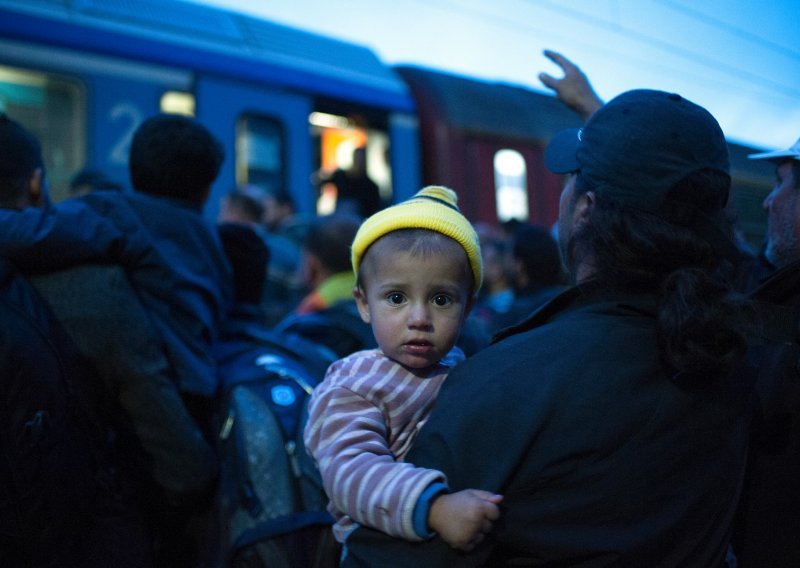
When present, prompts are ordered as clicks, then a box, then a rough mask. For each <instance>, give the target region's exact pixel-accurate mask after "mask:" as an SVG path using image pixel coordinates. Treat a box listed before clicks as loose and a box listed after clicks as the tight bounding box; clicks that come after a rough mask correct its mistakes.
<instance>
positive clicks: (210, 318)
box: [0, 116, 231, 566]
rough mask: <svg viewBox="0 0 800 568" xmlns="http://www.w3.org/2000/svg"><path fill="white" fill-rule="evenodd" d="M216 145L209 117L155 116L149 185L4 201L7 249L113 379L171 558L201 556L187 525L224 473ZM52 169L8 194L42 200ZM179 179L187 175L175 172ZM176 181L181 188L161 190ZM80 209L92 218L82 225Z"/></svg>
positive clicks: (130, 469)
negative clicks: (218, 438) (219, 440)
mask: <svg viewBox="0 0 800 568" xmlns="http://www.w3.org/2000/svg"><path fill="white" fill-rule="evenodd" d="M219 152H220V151H219V148H218V146H217V145H216V143H215V141H214V139H213V138H212V137H211V136H210V134H209V133H208V132H207V131H205V129H203V128H202V127H200V126H199V125H195V124H194V123H193V122H190V121H188V119H185V118H173V117H168V116H161V117H155V118H154V119H151V120H150V121H147V122H145V123H144V124H143V125H142V127H141V128H140V129H139V130H138V131H137V133H136V135H135V136H134V140H133V144H132V148H131V177H132V179H133V180H134V184H135V187H136V188H137V192H140V193H136V194H129V195H128V194H122V193H120V192H102V191H98V192H94V193H92V194H90V195H87V196H86V197H83V198H78V199H72V200H69V201H67V202H64V203H63V204H60V205H59V206H56V207H52V208H48V207H44V208H41V209H37V208H32V207H28V208H24V209H22V210H20V211H16V212H15V211H12V210H11V209H8V210H2V211H0V216H1V217H3V218H4V219H6V221H7V224H4V225H3V227H2V228H1V229H0V233H2V237H0V242H1V243H2V244H0V248H1V249H3V255H6V256H10V257H12V258H16V259H17V260H18V262H19V263H20V265H21V266H24V267H25V268H26V270H27V271H28V272H30V273H31V279H32V282H33V283H34V285H35V286H36V288H37V290H38V291H39V292H40V293H41V294H42V295H43V296H44V297H45V299H46V300H47V302H48V304H49V305H50V307H51V308H52V309H53V311H54V312H55V315H56V317H57V318H58V320H59V321H60V323H61V324H62V325H63V326H64V327H65V329H66V330H67V332H68V333H69V335H70V337H71V338H72V340H73V341H74V342H75V344H76V347H77V348H78V350H79V351H80V352H81V354H83V355H84V356H85V357H86V358H87V359H88V361H89V362H90V363H91V364H92V366H93V367H94V369H95V370H96V371H97V372H98V373H99V375H100V377H101V378H102V380H103V382H104V386H105V388H106V389H107V392H108V394H109V398H110V401H111V403H110V404H112V405H113V409H114V410H109V409H105V410H107V411H108V413H109V414H110V415H112V416H113V417H114V419H115V423H116V425H117V426H118V427H119V430H120V433H121V435H120V445H121V446H122V447H124V448H125V451H124V452H123V453H124V455H125V456H126V458H127V459H126V460H125V463H124V464H123V469H125V471H126V473H127V474H128V475H129V476H130V477H131V478H133V479H135V480H136V483H137V487H136V494H135V495H136V505H137V506H138V508H139V509H141V511H142V513H143V514H144V515H145V516H146V518H147V519H148V528H149V529H150V530H151V533H152V540H153V548H154V553H155V554H156V556H157V562H158V564H159V565H161V566H188V565H191V564H192V563H193V562H194V561H196V560H197V559H198V556H199V555H200V553H199V549H200V542H199V540H193V539H196V538H197V535H188V534H184V530H186V528H187V526H188V523H189V522H190V519H192V518H194V517H197V516H198V515H199V516H202V515H204V514H205V513H206V511H205V510H206V509H207V508H208V507H209V506H210V497H211V491H212V489H213V482H214V479H215V477H216V473H217V464H216V456H215V454H214V451H213V450H212V448H211V445H210V443H209V441H208V440H207V439H206V438H205V437H204V434H208V428H207V421H208V419H209V416H208V414H207V409H210V408H211V400H212V397H213V395H215V394H216V389H217V377H216V369H215V367H214V362H213V359H212V358H211V357H210V355H209V354H208V353H207V352H208V350H210V347H211V342H212V339H213V337H214V336H215V334H216V333H217V327H218V325H219V324H218V321H221V316H220V315H219V314H218V313H217V311H223V310H225V311H226V310H227V303H228V300H227V297H229V295H230V288H231V282H230V280H229V278H230V276H229V266H228V264H227V261H226V259H225V257H224V253H223V252H222V249H221V246H220V245H219V241H218V237H217V235H216V232H215V231H212V230H211V227H212V225H209V224H207V223H206V222H205V221H203V220H202V217H201V215H200V213H199V209H200V208H201V207H202V204H203V202H204V200H205V198H206V196H207V193H208V189H209V186H210V183H211V182H212V181H213V179H214V177H215V176H216V172H217V171H218V168H219V165H220V160H221V154H220V153H219ZM203 160H205V162H203V164H200V162H201V161H203ZM176 168H177V169H178V170H180V169H181V168H183V169H185V170H186V171H187V173H186V175H185V176H183V177H181V175H180V171H176ZM159 172H160V173H159ZM41 176H42V172H41V170H37V171H34V172H31V173H29V174H27V180H28V181H27V182H26V183H25V184H23V187H24V188H26V191H28V192H29V193H30V195H31V196H32V197H31V198H30V199H28V200H27V201H14V200H11V199H9V200H7V201H6V202H4V206H5V207H10V208H12V209H13V208H19V207H25V206H26V205H37V204H38V203H39V202H43V201H44V200H42V199H39V200H37V199H34V198H33V197H34V196H37V195H40V194H42V193H44V186H43V184H42V183H41ZM175 180H182V181H181V183H182V184H183V185H181V186H180V188H178V187H175V188H174V189H170V187H167V186H166V185H164V184H165V183H169V182H170V181H175ZM171 191H172V193H173V194H174V195H173V197H162V196H165V195H168V194H170V192H171ZM148 193H149V195H148ZM75 220H79V221H80V220H82V221H84V223H83V224H78V225H71V224H70V221H75ZM26 223H27V224H26ZM30 223H34V225H30ZM94 262H119V263H120V264H122V266H111V265H101V264H94ZM184 338H189V339H190V341H188V340H187V341H184Z"/></svg>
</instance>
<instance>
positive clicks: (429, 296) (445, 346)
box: [355, 252, 473, 369]
mask: <svg viewBox="0 0 800 568" xmlns="http://www.w3.org/2000/svg"><path fill="white" fill-rule="evenodd" d="M465 265H466V269H465ZM364 280H365V282H364V284H365V288H364V289H357V290H356V294H355V296H356V303H357V304H358V311H359V312H360V314H361V319H363V320H364V321H365V322H366V323H368V324H370V325H371V326H372V332H373V333H374V335H375V339H376V340H377V342H378V345H379V347H380V348H381V350H382V351H383V352H384V353H385V354H386V355H387V356H388V357H389V358H391V359H394V360H395V361H397V362H398V363H401V364H402V365H405V366H406V367H410V368H413V369H422V368H425V367H428V366H430V365H433V364H434V363H437V362H438V361H440V360H441V359H442V358H443V357H444V356H445V355H447V353H448V352H449V351H450V349H452V348H453V345H455V343H456V340H457V339H458V334H459V332H460V331H461V325H462V324H463V323H464V318H465V317H466V316H467V314H468V313H469V310H470V308H471V307H472V301H473V298H472V297H471V296H470V290H471V272H470V271H469V264H468V263H467V259H466V255H464V257H463V258H462V257H455V258H454V257H453V255H444V254H429V255H425V256H422V255H416V256H415V255H412V254H410V253H408V252H400V253H394V254H391V255H386V256H385V257H383V258H381V257H378V258H377V259H374V264H373V266H372V267H371V269H370V271H369V275H368V276H367V277H366V278H365V279H364Z"/></svg>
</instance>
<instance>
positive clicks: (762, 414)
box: [733, 141, 800, 568]
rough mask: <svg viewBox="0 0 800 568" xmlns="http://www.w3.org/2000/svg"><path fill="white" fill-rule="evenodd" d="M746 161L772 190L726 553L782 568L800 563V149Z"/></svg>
mask: <svg viewBox="0 0 800 568" xmlns="http://www.w3.org/2000/svg"><path fill="white" fill-rule="evenodd" d="M750 157H751V158H752V159H757V160H769V161H770V162H772V163H773V164H775V173H776V183H775V187H774V189H773V190H772V191H771V192H770V193H769V195H767V197H766V199H765V200H764V209H765V210H766V212H767V238H766V243H765V246H764V248H763V252H762V255H761V262H760V264H758V265H757V267H758V271H757V272H755V273H754V275H753V276H754V278H753V280H754V281H755V282H756V288H755V290H753V292H752V293H751V297H752V298H753V300H754V301H755V303H756V311H757V313H758V314H759V315H760V318H761V323H762V325H761V326H760V327H759V328H757V331H758V333H755V334H754V337H753V340H752V344H753V345H752V347H751V350H750V357H751V360H752V361H753V363H754V364H755V365H756V366H757V367H758V381H757V383H756V393H757V400H758V408H757V411H756V417H755V419H754V422H753V433H752V443H751V449H750V455H749V458H748V460H749V463H748V466H749V467H748V472H747V477H746V480H745V486H744V490H743V494H742V502H741V507H740V510H739V513H738V518H737V524H736V530H735V532H734V537H733V551H734V554H735V555H736V557H737V560H738V561H739V566H741V567H743V568H750V567H761V566H764V567H770V568H772V567H776V568H784V567H785V568H788V567H790V566H797V565H798V563H800V540H798V538H797V530H796V527H797V526H798V524H800V381H799V380H798V379H799V378H800V377H798V368H800V367H798V362H800V333H799V331H800V141H798V142H796V143H795V144H794V145H793V146H792V147H790V148H788V149H786V150H778V151H775V152H764V153H760V154H754V155H752V156H750Z"/></svg>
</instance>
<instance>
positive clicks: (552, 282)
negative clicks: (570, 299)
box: [492, 225, 564, 331]
mask: <svg viewBox="0 0 800 568" xmlns="http://www.w3.org/2000/svg"><path fill="white" fill-rule="evenodd" d="M511 255H512V258H513V261H514V265H513V276H512V286H513V289H514V300H513V301H512V302H511V305H510V306H509V307H508V310H506V311H505V312H503V313H498V314H495V315H494V317H493V318H492V327H493V331H499V330H501V329H503V328H505V327H509V326H511V325H513V324H516V323H519V322H521V321H522V320H524V319H526V318H527V317H528V316H530V315H531V314H532V313H533V312H534V310H535V309H536V308H538V307H539V306H541V305H542V304H544V303H545V302H547V301H548V300H550V299H551V298H553V297H554V296H556V295H557V294H558V293H559V292H561V291H562V290H563V289H564V285H563V278H562V272H563V269H562V265H561V257H560V256H559V253H558V245H557V244H556V242H555V240H554V239H553V237H552V236H551V235H550V231H548V230H547V229H546V228H545V227H540V226H536V225H519V226H518V227H516V228H515V230H514V233H513V242H512V245H511Z"/></svg>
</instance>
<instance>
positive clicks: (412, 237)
mask: <svg viewBox="0 0 800 568" xmlns="http://www.w3.org/2000/svg"><path fill="white" fill-rule="evenodd" d="M400 252H403V253H408V254H410V255H412V256H419V257H422V258H425V257H429V256H432V255H458V257H459V258H461V259H462V260H463V262H462V267H463V274H462V275H461V276H462V278H463V279H464V282H467V283H468V286H467V287H468V289H469V290H470V294H471V293H473V292H474V291H475V290H474V287H475V282H474V280H473V278H472V268H471V266H470V263H469V258H467V253H466V251H465V250H464V248H463V247H462V246H461V245H460V244H459V243H458V241H456V240H455V239H452V238H450V237H448V236H447V235H443V234H442V233H440V232H438V231H433V230H431V229H399V230H397V231H392V232H390V233H386V234H385V235H383V236H382V237H380V238H379V239H378V240H376V241H375V242H374V243H372V244H371V245H370V247H369V248H368V249H367V250H366V252H365V253H364V257H363V260H362V262H361V264H359V267H358V275H357V277H358V278H357V281H358V286H359V287H361V288H364V289H366V286H365V285H364V280H365V277H366V276H367V275H371V274H372V273H373V272H374V270H375V264H376V262H377V259H378V257H381V258H384V257H390V256H392V255H394V254H397V253H400Z"/></svg>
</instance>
